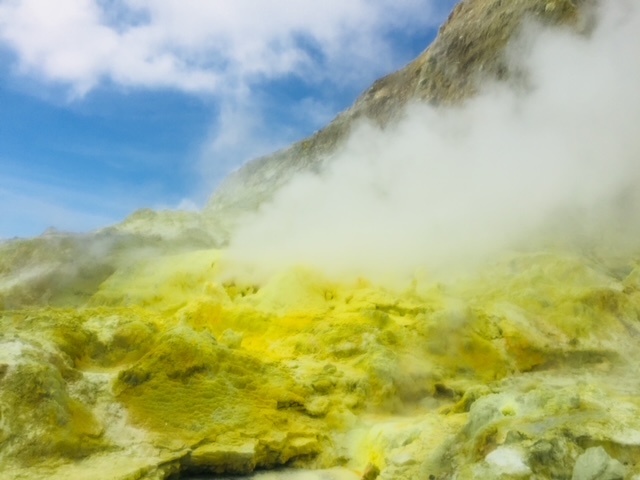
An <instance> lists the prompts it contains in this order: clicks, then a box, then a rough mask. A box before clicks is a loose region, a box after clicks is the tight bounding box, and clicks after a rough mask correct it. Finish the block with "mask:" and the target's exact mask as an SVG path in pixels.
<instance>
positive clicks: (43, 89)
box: [0, 0, 454, 238]
mask: <svg viewBox="0 0 640 480" xmlns="http://www.w3.org/2000/svg"><path fill="white" fill-rule="evenodd" d="M453 4H454V2H453V1H444V2H443V1H439V2H436V1H435V0H395V1H392V0H351V1H350V2H348V3H345V2H343V1H338V0H327V1H325V2H322V3H321V4H318V2H311V1H307V0H298V1H295V2H294V1H293V0H262V1H260V2H258V1H256V0H236V1H234V2H225V1H223V0H58V1H56V2H51V1H49V0H0V238H10V237H14V236H32V235H37V234H40V233H41V232H42V231H44V230H45V229H46V228H47V227H49V226H55V227H56V228H59V229H63V230H71V231H86V230H91V229H95V228H99V227H101V226H105V225H108V224H110V223H114V222H117V221H120V220H122V219H123V218H124V217H125V216H126V215H128V214H130V213H132V212H133V211H135V210H137V209H139V208H144V207H151V208H197V207H200V206H202V205H203V204H204V202H206V199H207V197H208V196H209V195H210V193H211V191H212V190H213V189H214V188H215V186H216V185H217V184H218V183H219V182H220V181H221V179H222V178H223V177H224V175H226V174H227V173H228V172H229V171H231V170H232V169H234V168H237V167H238V166H239V165H241V164H242V163H243V162H245V161H247V160H249V159H251V158H254V157H256V156H258V155H261V154H265V153H268V152H270V151H273V150H275V149H277V148H280V147H283V146H285V145H287V144H288V143H290V142H292V141H295V140H298V139H300V138H303V137H305V136H306V135H309V134H310V133H312V132H313V131H315V130H317V129H319V128H321V127H322V126H323V125H325V124H326V123H327V122H328V121H330V120H331V119H332V118H333V117H334V116H335V115H336V114H337V113H338V112H340V111H341V110H343V109H344V108H346V107H348V106H349V105H350V104H351V103H352V102H353V100H354V99H355V98H356V97H357V95H358V94H359V93H361V92H362V91H363V90H364V89H365V88H366V87H367V86H369V85H370V84H371V83H372V82H373V81H374V80H375V79H376V78H378V77H379V76H381V75H384V74H386V73H389V72H391V71H393V70H395V69H397V68H399V67H401V66H402V65H404V64H406V63H407V62H408V61H410V60H411V59H412V58H414V57H415V56H416V55H417V54H418V53H420V52H421V51H422V50H423V49H424V48H425V47H426V46H427V45H428V44H429V43H430V42H431V41H432V39H433V37H434V35H435V33H436V31H437V28H438V26H439V25H440V24H441V23H442V21H443V20H444V18H446V15H447V14H448V12H449V10H450V9H451V7H452V6H453Z"/></svg>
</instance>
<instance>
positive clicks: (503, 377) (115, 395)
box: [0, 250, 640, 480]
mask: <svg viewBox="0 0 640 480" xmlns="http://www.w3.org/2000/svg"><path fill="white" fill-rule="evenodd" d="M638 271H639V270H638V268H637V267H636V265H635V263H634V262H633V261H632V260H626V261H625V260H624V259H623V260H620V259H617V260H616V261H615V262H613V261H612V260H611V261H609V260H608V261H605V260H602V259H600V260H598V259H588V258H586V257H581V256H576V255H569V254H559V253H555V254H554V253H549V252H546V253H539V254H527V255H524V254H523V255H517V256H513V257H510V258H506V259H504V260H503V261H502V262H500V263H498V264H496V265H494V266H493V267H491V268H487V269H485V270H484V271H482V272H478V273H476V274H475V275H473V276H469V277H468V278H466V279H464V280H458V281H455V282H449V283H429V282H427V281H417V280H416V281H414V282H413V283H412V284H410V285H407V286H406V288H405V289H403V290H392V289H389V288H384V287H381V286H376V285H372V284H371V283H369V282H367V281H366V280H364V279H360V280H352V281H335V280H330V279H327V278H325V277H323V276H322V275H321V274H319V273H318V272H314V271H309V270H307V269H304V268H294V269H291V270H288V271H285V272H281V273H280V274H278V275H276V276H274V277H273V278H271V279H270V280H268V281H267V282H265V283H264V284H260V285H255V284H243V283H242V282H239V281H238V280H235V281H232V280H230V278H231V277H230V276H229V275H228V273H227V272H224V268H223V263H222V262H221V253H220V252H219V251H215V250H201V251H192V252H185V253H172V254H166V255H159V256H157V257H153V258H152V257H142V258H140V259H138V260H136V261H131V262H129V263H128V264H127V265H125V266H122V267H119V268H118V269H117V270H116V272H115V273H114V274H113V275H112V276H111V277H109V279H108V280H106V281H105V282H103V283H102V284H101V286H100V288H99V289H98V290H97V291H96V293H95V294H94V295H93V296H92V297H91V299H90V300H89V302H88V303H87V305H86V306H85V307H82V308H74V309H56V308H50V307H34V308H31V309H26V310H25V309H21V310H13V311H11V310H5V311H4V312H3V313H2V317H1V321H2V323H1V325H2V330H1V333H0V334H1V337H0V342H2V350H0V364H1V369H0V371H1V375H2V376H1V379H0V382H1V384H2V390H1V391H0V405H2V410H1V411H2V424H1V426H0V438H1V439H2V443H1V446H0V455H1V458H2V459H3V464H4V465H6V472H8V473H7V474H8V475H10V476H11V475H13V476H18V475H23V474H25V472H28V475H29V476H30V478H63V477H64V478H65V479H68V478H87V477H86V475H87V472H88V471H92V470H95V468H97V467H96V466H97V465H102V467H100V471H101V472H102V473H101V475H103V476H102V477H100V476H97V477H95V478H105V479H107V478H123V479H124V478H164V477H167V476H169V475H170V474H171V473H175V472H178V471H183V472H186V471H191V472H198V471H211V472H217V473H230V474H231V473H235V474H238V473H249V472H252V471H253V470H255V469H259V468H272V467H276V466H278V465H293V466H307V467H314V468H320V467H323V468H324V467H333V466H336V465H346V466H348V467H349V468H352V469H353V471H354V472H356V473H355V475H356V476H357V475H364V474H365V470H367V471H369V472H374V471H376V470H377V471H379V472H380V476H379V478H381V479H383V480H384V479H389V480H390V479H394V480H396V479H407V480H408V479H413V478H429V475H434V476H435V478H450V477H451V476H452V475H458V478H469V479H471V478H505V479H506V478H521V477H522V478H527V477H530V478H571V476H572V475H573V471H574V468H575V469H578V470H580V469H582V468H586V467H584V465H590V463H589V462H596V461H598V462H600V463H602V465H604V467H603V468H610V469H613V471H614V472H618V471H620V468H622V467H624V468H623V469H624V472H625V475H627V474H630V473H632V472H636V473H640V466H636V464H637V462H638V461H639V460H640V458H639V457H638V452H640V422H639V421H638V420H637V419H638V418H640V402H639V401H638V400H637V398H639V397H638V393H639V392H640V385H639V382H638V381H637V380H636V379H635V378H634V376H633V370H631V369H630V365H632V364H633V362H635V361H636V359H637V358H638V357H639V356H640V355H639V353H640V349H639V348H638V345H637V341H636V339H637V338H638V336H640V325H639V324H638V318H639V313H640V280H638V279H640V275H639V274H638ZM599 448H602V450H599ZM603 452H604V453H603ZM616 462H618V463H616ZM625 463H626V465H624V464H625ZM369 464H370V465H369ZM618 464H620V465H621V466H622V467H620V466H619V465H618ZM104 465H107V467H104ZM367 465H369V467H367ZM594 468H595V467H594ZM532 475H533V477H532ZM536 476H537V477H536Z"/></svg>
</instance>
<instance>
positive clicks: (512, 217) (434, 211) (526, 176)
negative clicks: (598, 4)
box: [230, 1, 640, 278]
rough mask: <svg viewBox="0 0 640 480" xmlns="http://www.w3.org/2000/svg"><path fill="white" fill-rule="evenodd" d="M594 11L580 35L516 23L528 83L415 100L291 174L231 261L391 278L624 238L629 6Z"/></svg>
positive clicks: (633, 78)
mask: <svg viewBox="0 0 640 480" xmlns="http://www.w3.org/2000/svg"><path fill="white" fill-rule="evenodd" d="M603 4H604V5H603V7H602V9H601V10H600V11H598V12H597V17H598V21H597V23H596V25H595V27H594V29H592V30H590V31H589V33H586V34H581V35H578V34H576V33H573V32H572V31H569V30H562V29H561V30H558V29H553V30H549V29H545V28H543V27H540V26H535V25H528V26H527V28H525V29H523V33H522V35H521V36H520V38H519V39H516V40H515V41H514V42H512V46H511V48H510V50H509V51H508V55H509V57H510V58H511V59H512V61H513V62H517V64H518V67H519V68H522V69H523V70H524V71H526V72H527V82H526V86H523V85H520V86H518V87H517V88H513V86H505V85H504V84H503V85H496V84H487V85H485V86H484V88H483V90H482V93H481V94H480V95H479V96H477V97H475V98H474V99H473V100H471V101H468V102H466V103H465V104H464V105H463V106H461V107H459V108H455V109H437V108H434V107H430V106H428V105H417V104H416V105H412V106H411V107H410V108H408V109H407V111H406V113H405V115H404V118H403V119H402V120H401V121H400V122H399V123H397V124H396V125H394V126H392V127H389V128H386V129H385V130H384V131H383V130H381V129H380V128H377V127H375V126H373V125H370V124H366V123H363V124H360V125H358V126H357V128H356V129H355V131H354V133H353V134H352V135H351V137H350V139H349V141H348V142H347V143H346V145H345V146H344V147H343V148H342V149H341V150H340V151H339V152H338V153H337V154H336V156H335V159H334V160H333V162H332V163H331V166H330V167H329V168H327V169H326V171H325V172H324V173H323V174H321V175H312V174H308V175H301V176H299V177H296V178H295V179H294V181H292V182H291V183H290V184H288V185H287V186H286V187H285V188H283V189H282V190H281V191H279V192H278V194H277V196H276V197H275V198H274V200H273V201H272V202H270V203H269V204H266V205H263V207H262V208H261V209H260V210H259V211H258V212H257V213H255V214H252V215H250V216H248V217H247V218H245V219H244V221H243V223H242V225H241V226H240V228H239V229H238V230H237V231H236V233H235V234H234V236H233V238H232V241H231V246H230V258H231V260H232V263H234V264H235V265H236V266H238V267H240V270H238V271H243V270H242V268H248V266H251V269H252V272H253V274H254V275H265V274H269V273H273V272H274V271H275V270H276V269H280V268H284V267H287V266H292V265H298V264H300V265H309V266H311V267H315V268H319V269H321V270H324V271H325V272H326V273H327V274H328V275H367V276H373V277H378V278H392V277H393V278H396V277H405V276H410V275H412V274H413V273H414V272H416V271H421V272H426V273H427V274H430V273H434V274H435V273H438V272H440V271H443V270H447V269H452V268H453V267H454V266H460V265H474V264H477V263H478V262H481V261H483V260H485V259H487V258H491V256H492V255H493V254H495V253H500V252H502V251H505V250H506V249H509V248H515V247H517V246H519V245H523V244H525V243H526V244H529V245H530V244H531V243H532V242H533V243H535V241H537V240H536V239H538V238H539V239H540V241H544V242H548V241H550V239H552V237H553V233H554V232H555V233H558V234H561V236H562V237H563V238H565V237H566V236H567V235H569V236H571V235H575V236H576V238H577V237H584V236H587V237H593V238H595V239H596V240H597V238H600V237H599V236H603V235H602V233H603V231H608V230H611V229H614V228H618V227H622V229H623V230H624V229H628V230H629V232H630V233H634V232H635V227H636V224H638V223H639V222H637V221H636V219H637V217H638V213H639V212H640V209H638V208H637V203H638V202H637V201H636V198H635V197H636V195H635V192H634V190H635V189H636V187H637V183H638V182H637V180H638V173H637V169H638V164H639V162H638V161H639V160H640V158H639V157H640V132H639V131H638V130H639V126H640V84H639V83H638V82H639V79H640V12H639V10H640V9H638V8H637V6H636V4H635V2H631V1H615V2H614V1H612V2H603ZM555 227H558V229H557V231H556V230H555ZM604 236H606V235H604ZM244 271H245V273H246V272H248V270H244Z"/></svg>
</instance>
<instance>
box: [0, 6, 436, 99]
mask: <svg viewBox="0 0 640 480" xmlns="http://www.w3.org/2000/svg"><path fill="white" fill-rule="evenodd" d="M433 3H435V2H433V1H432V0H377V1H367V0H352V1H349V2H345V1H342V0H326V1H324V2H316V1H310V0H307V1H291V0H262V1H260V2H256V1H254V0H235V1H233V2H229V1H224V0H209V1H203V0H57V1H55V2H52V1H50V0H6V1H4V2H3V3H2V4H0V41H2V42H3V43H4V44H5V45H8V46H9V47H10V48H11V49H12V50H13V51H14V52H15V54H16V55H17V59H18V62H19V69H20V72H21V73H23V74H29V75H36V76H38V77H40V78H41V79H43V80H45V81H52V82H58V83H61V84H63V85H67V86H69V87H71V88H72V90H73V92H74V93H75V94H76V95H83V94H85V93H86V92H88V91H90V90H91V89H92V88H94V87H95V86H96V85H98V84H100V82H103V81H109V82H114V83H116V84H120V85H126V86H134V87H170V88H176V89H180V90H185V91H189V92H200V93H214V94H230V93H233V94H235V95H242V93H243V92H244V93H246V92H247V90H246V89H247V87H248V86H249V85H251V84H252V83H255V82H259V81H262V80H265V79H273V78H277V77H280V76H283V75H289V74H292V73H293V74H299V75H303V76H304V77H305V78H306V79H308V80H310V81H313V80H317V79H320V78H321V79H326V78H327V77H328V76H329V75H331V77H332V78H334V79H337V80H340V79H342V80H344V79H348V78H349V77H352V76H353V75H360V74H362V73H363V70H364V71H365V72H370V71H371V70H372V69H374V70H379V69H381V68H382V69H384V68H385V65H384V64H385V63H387V64H388V63H389V62H390V60H391V55H392V54H393V52H392V50H391V49H390V47H389V45H388V43H387V42H386V41H385V34H387V33H388V31H389V29H390V28H399V27H403V28H421V27H425V26H433V25H429V24H430V23H431V22H433V21H434V18H438V19H439V18H440V17H436V16H434V15H433V13H434V11H435V7H433V5H432V4H433ZM328 72H331V73H328Z"/></svg>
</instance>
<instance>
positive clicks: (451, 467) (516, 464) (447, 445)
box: [0, 0, 640, 480]
mask: <svg viewBox="0 0 640 480" xmlns="http://www.w3.org/2000/svg"><path fill="white" fill-rule="evenodd" d="M589 15H590V14H589V9H588V8H587V5H586V4H583V3H576V2H570V1H560V0H559V1H553V2H552V1H545V2H541V1H537V0H508V1H507V0H466V1H464V2H463V3H461V4H460V5H459V6H458V7H457V8H456V9H455V11H454V12H453V13H452V15H451V17H450V18H449V20H448V22H447V24H446V25H445V26H444V27H443V28H442V30H441V32H440V35H439V37H438V39H437V40H436V41H435V43H434V44H433V45H432V46H431V47H430V48H429V49H428V50H427V51H425V53H424V54H423V55H421V56H420V57H419V58H418V59H417V60H416V61H415V62H413V63H412V64H411V65H409V66H408V67H406V68H405V69H404V70H402V71H400V72H397V73H395V74H392V75H390V76H388V77H385V78H384V79H381V80H380V81H378V82H377V83H376V84H375V85H374V86H373V87H372V88H371V89H370V90H368V91H367V92H366V93H365V94H364V95H363V96H362V97H361V98H360V99H359V100H358V102H356V104H355V105H354V107H352V109H350V110H348V111H347V112H345V113H343V114H342V115H340V116H339V117H338V118H337V119H336V121H335V122H334V123H332V124H331V125H330V126H329V127H327V129H325V130H323V131H321V132H319V133H317V134H316V135H315V136H313V137H312V138H310V139H308V140H306V141H304V142H301V143H299V144H296V145H294V146H293V147H291V148H290V149H289V150H285V151H283V152H280V153H277V154H275V155H273V156H271V157H268V158H266V159H259V160H257V161H255V162H253V163H250V164H248V165H247V166H246V167H245V168H243V169H241V170H240V171H239V172H237V173H236V174H235V175H234V176H233V177H231V178H230V179H229V180H228V181H227V183H226V184H225V185H224V186H223V187H222V188H221V189H220V190H219V191H218V192H217V193H216V194H215V195H214V197H213V199H212V202H211V204H210V206H209V207H208V209H207V211H206V212H205V215H204V216H199V215H198V214H195V213H189V214H187V213H180V212H152V211H141V212H138V213H137V214H135V215H134V216H132V217H131V218H129V219H127V220H126V221H125V222H123V223H122V224H120V225H116V226H114V227H110V228H108V229H104V230H102V231H99V232H93V233H90V234H86V235H78V236H74V235H67V234H62V233H59V232H55V231H51V232H48V233H47V234H46V235H43V236H42V237H38V238H34V239H29V240H14V241H10V242H5V243H3V244H1V245H0V300H1V302H0V308H2V310H1V311H0V477H2V478H16V479H19V478H25V479H65V480H69V479H86V478H93V479H105V480H112V479H117V480H129V479H148V480H151V479H164V478H193V476H196V475H209V476H210V477H211V476H213V475H218V477H214V478H220V477H219V476H220V475H245V476H246V475H252V474H254V472H255V471H263V472H262V473H256V474H255V478H263V479H265V480H266V479H273V478H290V479H294V478H304V479H316V478H317V479H345V480H347V479H352V480H353V479H355V480H357V479H362V480H374V479H376V478H378V479H379V480H413V479H434V480H435V479H437V480H444V479H494V478H495V479H503V480H511V479H516V478H530V479H547V478H553V479H575V480H582V479H594V480H595V479H599V480H604V479H637V478H639V477H640V400H639V399H640V382H639V380H638V378H637V375H636V370H637V365H638V361H639V360H640V347H639V346H638V345H639V344H638V338H640V322H639V318H640V267H639V263H638V258H640V255H639V254H638V252H640V246H639V245H638V244H637V242H636V241H635V239H633V238H632V239H631V240H632V241H631V243H630V244H629V245H627V248H626V249H624V250H621V249H615V250H611V249H608V248H607V246H608V245H606V244H604V243H603V244H601V245H599V244H597V243H595V247H598V248H589V249H583V248H567V247H566V246H565V247H563V248H555V249H552V248H546V249H544V250H540V251H535V250H532V248H529V249H527V250H524V251H520V252H514V251H512V252H507V253H505V252H503V255H502V256H501V257H500V258H499V259H498V260H496V261H495V262H493V263H492V264H490V265H485V266H484V267H483V268H479V269H475V270H471V271H470V272H468V274H467V275H466V276H462V277H458V276H453V277H450V278H445V279H436V278H431V277H429V276H428V275H422V274H420V272H417V273H416V274H415V275H414V276H413V277H412V278H411V279H410V281H408V282H406V283H405V284H401V285H394V286H390V285H387V284H384V285H382V284H377V283H375V282H374V281H373V280H372V279H369V278H365V277H362V276H360V277H355V278H354V277H349V278H335V277H332V276H328V275H326V274H325V273H323V272H322V271H319V270H317V269H313V268H311V267H309V266H307V265H297V266H295V267H290V266H288V267H286V268H282V269H281V271H279V272H277V273H276V274H274V275H272V276H270V277H268V278H264V279H263V280H261V281H259V282H258V281H248V280H246V279H242V278H241V277H237V276H234V275H233V272H232V271H230V264H229V258H228V256H229V251H228V250H226V249H224V248H219V246H220V245H222V244H223V243H224V241H225V236H226V232H225V231H224V230H225V228H229V227H231V226H232V225H233V220H234V216H235V215H236V214H237V213H238V212H241V211H245V210H251V209H254V208H255V207H256V206H257V205H259V204H261V203H262V202H265V201H266V200H267V199H268V198H270V196H271V195H272V194H273V193H274V192H275V191H276V190H277V189H278V188H280V187H281V186H282V185H283V184H284V183H286V182H287V181H288V180H289V179H290V178H292V177H293V176H294V175H295V174H296V173H297V172H300V171H304V170H309V169H310V170H315V169H321V168H322V167H323V165H324V163H325V162H326V161H329V160H330V159H331V155H332V153H333V152H334V151H335V150H336V149H337V148H339V146H340V144H341V142H343V140H344V139H346V138H347V137H348V133H349V131H350V129H351V128H352V124H353V123H354V121H355V120H356V119H357V118H364V117H367V118H370V119H372V120H374V121H376V122H378V123H379V124H381V125H388V126H391V125H392V124H393V121H394V119H395V118H396V117H401V116H402V107H403V105H405V104H407V103H408V102H411V101H414V100H416V101H418V100H424V101H427V102H430V103H432V104H437V105H438V106H439V107H438V108H443V109H444V108H449V107H450V106H451V105H457V104H459V103H460V102H463V101H464V100H465V99H467V98H470V97H471V96H473V94H474V93H475V92H476V88H478V87H477V85H479V84H478V83H477V82H479V81H480V79H482V78H483V77H486V78H490V79H494V80H500V81H506V82H512V83H514V84H515V85H516V87H517V88H526V87H527V81H526V78H524V77H523V76H522V72H519V71H518V70H517V69H514V68H513V67H512V66H511V64H510V63H509V61H508V58H509V57H508V55H507V54H506V53H505V52H506V51H507V50H505V48H507V44H508V42H509V41H510V39H513V38H515V37H513V35H514V34H515V33H516V32H518V31H519V29H520V28H521V27H522V26H523V25H525V24H526V23H527V22H528V21H530V20H536V21H542V22H544V23H547V24H560V25H569V27H568V28H569V29H576V30H578V31H579V32H586V31H587V30H588V29H589V28H591V24H590V16H589ZM563 28H564V27H563ZM508 48H512V47H508ZM258 187H260V188H258ZM474 240H475V239H473V238H469V239H468V242H469V243H472V242H473V241H474ZM590 245H591V246H593V245H594V243H593V242H591V244H590ZM374 260H375V259H372V261H374ZM378 260H379V259H378ZM283 468H284V469H286V470H282V469H283ZM296 469H297V470H296ZM300 469H306V470H314V471H313V472H311V471H305V472H304V473H301V472H300V471H299V470H300ZM265 470H269V471H273V472H264V471H265Z"/></svg>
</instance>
